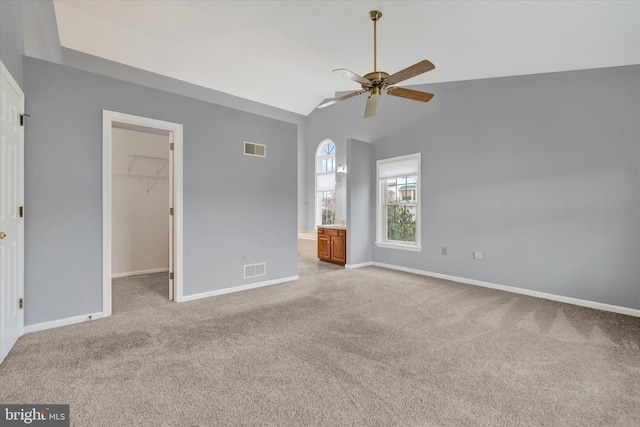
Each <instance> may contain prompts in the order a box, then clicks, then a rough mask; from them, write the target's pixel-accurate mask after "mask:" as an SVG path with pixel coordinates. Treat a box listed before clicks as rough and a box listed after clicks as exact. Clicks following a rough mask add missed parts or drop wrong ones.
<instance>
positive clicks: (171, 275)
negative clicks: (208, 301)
mask: <svg viewBox="0 0 640 427" xmlns="http://www.w3.org/2000/svg"><path fill="white" fill-rule="evenodd" d="M173 142H174V141H173V132H169V300H170V301H174V300H175V294H174V292H175V289H174V275H175V273H174V272H173V269H174V268H175V263H174V262H173V261H174V259H173V253H174V251H173V242H174V236H173V231H174V230H173V227H174V221H173V218H174V212H173V209H174V204H173V190H174V188H173Z"/></svg>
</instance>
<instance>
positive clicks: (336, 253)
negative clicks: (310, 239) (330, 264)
mask: <svg viewBox="0 0 640 427" xmlns="http://www.w3.org/2000/svg"><path fill="white" fill-rule="evenodd" d="M331 260H332V261H335V262H339V263H341V264H344V263H346V262H347V239H345V238H344V237H332V238H331Z"/></svg>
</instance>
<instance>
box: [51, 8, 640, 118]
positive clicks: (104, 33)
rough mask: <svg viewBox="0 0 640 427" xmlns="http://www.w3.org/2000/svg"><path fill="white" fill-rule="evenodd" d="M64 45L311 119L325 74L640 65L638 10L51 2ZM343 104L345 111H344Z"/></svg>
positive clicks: (478, 73) (487, 72)
mask: <svg viewBox="0 0 640 427" xmlns="http://www.w3.org/2000/svg"><path fill="white" fill-rule="evenodd" d="M54 5H55V11H56V18H57V21H58V32H59V35H60V42H61V45H62V46H63V47H65V48H69V49H73V50H77V51H80V52H84V53H87V54H90V55H94V56H98V57H101V58H105V59H108V60H111V61H115V62H119V63H123V64H127V65H130V66H133V67H137V68H140V69H143V70H147V71H151V72H154V73H158V74H161V75H165V76H168V77H172V78H176V79H180V80H184V81H187V82H189V83H193V84H197V85H200V86H204V87H207V88H211V89H215V90H218V91H222V92H226V93H229V94H231V95H235V96H239V97H242V98H246V99H250V100H252V101H256V102H260V103H263V104H267V105H271V106H274V107H278V108H281V109H284V110H287V111H291V112H295V113H299V114H303V115H307V114H309V113H310V112H311V111H313V109H314V108H315V107H316V105H318V104H319V103H320V102H321V101H322V100H323V99H326V98H332V97H334V95H335V93H336V92H344V91H349V90H356V89H358V85H357V84H356V83H354V82H352V81H349V80H346V79H344V78H341V77H339V76H336V75H334V74H332V72H331V70H333V69H335V68H348V69H350V70H352V71H354V72H355V73H358V74H360V75H363V74H366V73H368V72H371V71H373V24H372V22H371V21H370V19H369V13H368V12H369V10H372V9H376V10H381V11H382V13H383V17H382V19H381V20H380V22H379V23H378V69H379V70H383V71H387V72H389V73H393V72H395V71H398V70H400V69H402V68H405V67H407V66H409V65H412V64H414V63H416V62H418V61H419V60H422V59H429V60H430V61H432V62H433V63H434V64H435V65H436V69H435V70H433V71H431V72H429V73H426V74H424V75H422V76H419V77H415V78H414V79H411V80H408V81H406V82H404V84H406V85H416V84H425V83H434V82H448V81H460V80H472V79H482V78H492V77H503V76H513V75H524V74H537V73H547V72H555V71H568V70H579V69H590V68H601V67H611V66H621V65H630V64H638V63H640V2H639V1H634V0H631V1H615V0H606V1H206V0H205V1H201V0H199V1H196V0H177V1H172V0H160V1H151V0H149V1H119V0H107V1H101V0H93V1H86V0H82V1H69V0H54ZM345 102H347V101H345Z"/></svg>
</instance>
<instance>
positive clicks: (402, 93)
mask: <svg viewBox="0 0 640 427" xmlns="http://www.w3.org/2000/svg"><path fill="white" fill-rule="evenodd" d="M387 93H388V94H389V95H393V96H399V97H401V98H407V99H412V100H414V101H420V102H429V101H431V98H433V94H432V93H427V92H420V91H418V90H412V89H405V88H403V87H390V88H387Z"/></svg>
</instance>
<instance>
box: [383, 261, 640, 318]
mask: <svg viewBox="0 0 640 427" xmlns="http://www.w3.org/2000/svg"><path fill="white" fill-rule="evenodd" d="M373 265H374V266H376V267H382V268H388V269H390V270H399V271H404V272H407V273H413V274H419V275H421V276H431V277H436V278H438V279H445V280H451V281H454V282H458V283H465V284H468V285H476V286H482V287H483V288H490V289H497V290H500V291H505V292H511V293H514V294H521V295H527V296H530V297H536V298H544V299H548V300H551V301H558V302H564V303H567V304H573V305H579V306H582V307H588V308H594V309H596V310H603V311H610V312H612V313H619V314H626V315H627V316H634V317H640V310H637V309H635V308H629V307H620V306H618V305H611V304H605V303H602V302H595V301H589V300H584V299H579V298H573V297H566V296H563V295H556V294H548V293H546V292H539V291H532V290H530V289H522V288H516V287H513V286H506V285H498V284H496V283H491V282H483V281H481V280H475V279H467V278H465V277H458V276H449V275H448V274H440V273H433V272H431V271H425V270H417V269H415V268H407V267H400V266H397V265H392V264H384V263H381V262H375V261H374V262H373Z"/></svg>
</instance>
